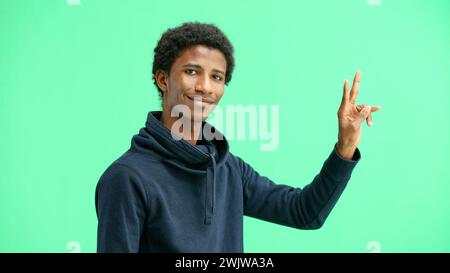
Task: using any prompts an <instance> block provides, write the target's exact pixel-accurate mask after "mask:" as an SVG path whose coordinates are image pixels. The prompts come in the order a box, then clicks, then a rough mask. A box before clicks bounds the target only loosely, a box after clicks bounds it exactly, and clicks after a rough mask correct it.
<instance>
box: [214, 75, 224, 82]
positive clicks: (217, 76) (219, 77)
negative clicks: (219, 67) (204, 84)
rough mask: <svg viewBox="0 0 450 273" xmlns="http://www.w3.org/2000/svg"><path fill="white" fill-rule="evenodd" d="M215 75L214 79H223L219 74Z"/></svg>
mask: <svg viewBox="0 0 450 273" xmlns="http://www.w3.org/2000/svg"><path fill="white" fill-rule="evenodd" d="M213 77H214V79H216V80H218V81H221V80H222V77H221V76H219V75H214V76H213Z"/></svg>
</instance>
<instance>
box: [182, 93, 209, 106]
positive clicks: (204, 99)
mask: <svg viewBox="0 0 450 273" xmlns="http://www.w3.org/2000/svg"><path fill="white" fill-rule="evenodd" d="M186 97H188V99H190V100H192V101H194V102H195V101H198V102H201V103H208V104H213V103H214V100H213V99H210V98H205V97H202V96H198V95H195V96H193V95H186Z"/></svg>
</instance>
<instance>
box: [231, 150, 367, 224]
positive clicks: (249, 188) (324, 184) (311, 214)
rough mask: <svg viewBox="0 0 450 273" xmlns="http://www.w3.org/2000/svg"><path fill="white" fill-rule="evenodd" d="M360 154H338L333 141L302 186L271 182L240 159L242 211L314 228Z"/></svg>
mask: <svg viewBox="0 0 450 273" xmlns="http://www.w3.org/2000/svg"><path fill="white" fill-rule="evenodd" d="M360 157H361V155H360V152H359V150H358V149H356V150H355V154H354V155H353V158H352V160H347V159H344V158H342V157H341V156H340V155H339V154H338V153H337V151H336V145H335V147H334V149H333V151H332V152H331V154H330V155H329V157H328V159H327V160H326V161H325V163H324V164H323V166H322V169H321V170H320V172H319V174H318V175H316V177H315V178H314V180H313V181H312V182H311V183H310V184H308V185H307V186H305V187H304V188H303V189H300V188H294V187H291V186H288V185H283V184H275V183H274V182H273V181H271V180H270V179H269V178H267V177H265V176H261V175H259V173H258V172H257V171H255V170H254V169H253V168H252V167H251V166H250V165H248V164H247V163H245V162H244V161H242V160H241V162H240V164H242V165H241V168H242V172H243V190H244V214H245V215H247V216H251V217H255V218H259V219H262V220H266V221H270V222H273V223H277V224H280V225H285V226H290V227H294V228H299V229H318V228H320V227H321V226H322V225H323V223H324V222H325V219H326V218H327V217H328V215H329V214H330V212H331V210H332V209H333V207H334V205H335V204H336V202H337V200H338V199H339V197H340V195H341V193H342V192H343V190H344V189H345V186H346V185H347V182H348V180H349V179H350V176H351V173H352V171H353V168H354V167H355V166H356V164H357V162H358V161H359V159H360Z"/></svg>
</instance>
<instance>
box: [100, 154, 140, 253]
mask: <svg viewBox="0 0 450 273" xmlns="http://www.w3.org/2000/svg"><path fill="white" fill-rule="evenodd" d="M146 199H147V196H146V192H145V189H144V187H143V186H142V184H141V183H140V180H139V179H138V177H137V175H136V174H135V172H134V171H133V170H132V169H130V168H129V167H127V166H125V165H121V164H117V163H116V164H113V165H111V166H110V167H109V168H108V169H107V170H106V171H105V173H104V174H103V175H102V177H101V178H100V181H99V182H98V184H97V188H96V192H95V207H96V211H97V217H98V230H97V252H99V253H103V252H122V253H123V252H139V241H140V237H141V233H142V229H143V226H144V221H145V214H146V209H145V208H146Z"/></svg>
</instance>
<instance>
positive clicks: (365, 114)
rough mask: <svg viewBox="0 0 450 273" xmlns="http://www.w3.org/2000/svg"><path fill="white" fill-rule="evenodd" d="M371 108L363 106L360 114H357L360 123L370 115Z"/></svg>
mask: <svg viewBox="0 0 450 273" xmlns="http://www.w3.org/2000/svg"><path fill="white" fill-rule="evenodd" d="M371 108H372V107H370V105H364V107H363V108H362V109H361V112H359V115H360V119H361V121H362V122H364V120H366V118H367V117H368V116H369V115H370V109H371Z"/></svg>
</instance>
